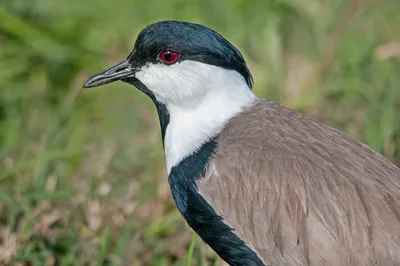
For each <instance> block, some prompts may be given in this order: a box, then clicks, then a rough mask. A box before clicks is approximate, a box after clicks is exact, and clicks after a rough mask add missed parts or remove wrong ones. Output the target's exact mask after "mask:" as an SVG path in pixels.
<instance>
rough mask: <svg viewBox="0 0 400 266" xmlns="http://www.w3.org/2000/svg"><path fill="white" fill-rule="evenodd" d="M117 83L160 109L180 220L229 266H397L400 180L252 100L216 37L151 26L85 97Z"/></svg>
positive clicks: (322, 131) (343, 138) (328, 131)
mask: <svg viewBox="0 0 400 266" xmlns="http://www.w3.org/2000/svg"><path fill="white" fill-rule="evenodd" d="M168 53H172V54H174V56H175V57H174V60H171V61H170V60H169V59H167V58H165V57H163V56H161V55H164V56H165V54H168ZM175 59H176V60H175ZM117 80H121V81H123V82H125V83H128V84H131V85H133V86H135V87H136V88H138V89H139V90H140V91H142V92H144V93H145V94H146V95H148V96H149V97H150V98H151V99H152V101H153V102H154V104H155V106H156V108H157V112H158V115H159V120H160V126H161V136H162V139H163V145H164V149H165V155H166V166H167V173H168V181H169V184H170V187H171V193H172V196H173V198H174V200H175V202H176V205H177V208H178V210H179V211H180V212H181V214H182V216H183V217H184V218H185V220H186V221H187V222H188V224H189V225H190V226H191V227H192V228H193V230H194V231H195V232H196V233H197V234H198V235H199V236H200V237H201V238H202V239H203V240H204V242H206V243H207V244H208V245H210V247H211V248H213V249H214V250H215V252H216V253H217V254H218V255H219V256H220V257H221V258H222V259H223V260H225V261H226V262H228V263H229V264H230V265H233V266H262V265H288V266H291V265H332V266H334V265H340V266H342V265H344V266H346V265H360V266H361V265H362V266H365V265H385V266H386V265H387V266H390V265H400V169H399V168H397V167H396V166H395V165H393V164H392V163H391V162H390V161H389V160H388V159H386V158H385V157H383V156H382V155H380V154H379V153H377V152H375V151H373V150H372V149H370V148H369V147H367V146H366V145H364V144H363V143H361V142H360V141H359V140H357V139H355V138H353V137H350V136H348V135H346V134H344V133H342V132H340V131H338V130H335V129H333V128H330V127H329V126H327V125H324V124H322V123H320V122H317V121H316V120H314V119H312V118H310V117H307V116H303V115H301V114H298V113H296V112H294V111H293V110H290V109H288V108H286V107H283V106H280V105H279V104H277V103H273V102H270V101H267V100H263V99H260V98H258V97H256V96H255V95H254V94H253V92H252V91H251V88H252V85H253V80H252V76H251V73H250V71H249V69H248V68H247V66H246V63H245V61H244V59H243V57H242V55H241V54H240V52H239V51H238V50H237V49H236V48H235V47H234V46H233V45H232V44H230V43H229V42H228V41H227V40H225V39H224V38H223V37H222V36H221V35H219V34H218V33H216V32H214V31H212V30H210V29H208V28H206V27H204V26H202V25H198V24H193V23H187V22H178V21H163V22H158V23H155V24H152V25H150V26H148V27H146V28H145V29H144V30H143V31H142V32H141V33H140V34H139V36H138V39H137V41H136V43H135V46H134V49H133V51H132V52H131V53H130V54H129V56H128V58H127V59H126V60H125V61H123V62H121V63H120V64H117V65H116V66H114V67H112V68H110V69H108V70H106V71H103V72H102V73H99V74H97V75H95V76H93V77H91V78H90V79H89V80H88V81H87V82H86V83H85V85H84V87H95V86H100V85H103V84H107V83H110V82H113V81H117Z"/></svg>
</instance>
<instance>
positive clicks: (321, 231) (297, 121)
mask: <svg viewBox="0 0 400 266" xmlns="http://www.w3.org/2000/svg"><path fill="white" fill-rule="evenodd" d="M217 141H218V142H217V143H218V144H217V145H218V146H217V147H218V148H217V153H216V155H215V157H214V159H213V161H212V163H211V164H210V165H209V168H208V170H207V173H206V175H205V177H204V178H203V179H201V180H200V181H199V184H198V187H199V192H200V194H202V195H203V197H204V198H205V199H206V200H207V201H208V202H209V203H210V204H211V206H213V208H214V209H215V210H216V211H217V213H219V214H220V215H221V216H222V217H223V218H224V221H225V223H227V224H228V225H229V226H231V227H232V228H234V232H235V233H236V234H237V235H238V236H239V237H240V238H241V239H243V240H244V241H245V242H246V243H247V244H248V246H249V247H250V248H252V249H253V250H254V251H255V252H256V253H257V254H258V255H259V257H260V258H261V259H262V260H263V262H264V263H265V264H268V265H363V266H365V265H400V170H399V169H398V168H397V167H395V166H394V165H393V164H392V163H390V162H389V161H388V160H387V159H386V158H385V157H383V156H381V155H380V154H378V153H376V152H374V151H372V150H371V149H369V148H368V147H367V146H365V145H364V144H362V143H361V142H359V141H358V140H356V139H354V138H352V137H350V136H347V135H345V134H343V133H341V132H339V131H337V130H334V129H332V128H330V127H328V126H325V125H323V124H320V123H318V122H316V121H315V120H313V119H311V118H309V117H304V116H301V115H299V114H297V113H295V112H293V111H291V110H289V109H287V108H284V107H282V106H280V105H278V104H275V103H271V102H268V101H261V102H260V103H258V104H257V105H256V106H254V107H252V108H251V109H250V110H248V111H246V112H244V113H243V114H242V115H240V116H238V117H236V118H233V119H232V120H231V121H230V122H229V124H228V125H227V127H226V128H225V129H224V130H223V132H222V133H221V134H220V135H219V136H218V138H217Z"/></svg>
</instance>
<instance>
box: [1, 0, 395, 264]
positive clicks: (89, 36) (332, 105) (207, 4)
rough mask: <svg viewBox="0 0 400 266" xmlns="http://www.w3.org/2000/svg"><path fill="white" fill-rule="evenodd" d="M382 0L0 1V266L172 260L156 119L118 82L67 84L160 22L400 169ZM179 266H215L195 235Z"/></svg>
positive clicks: (390, 20) (173, 215)
mask: <svg viewBox="0 0 400 266" xmlns="http://www.w3.org/2000/svg"><path fill="white" fill-rule="evenodd" d="M399 14H400V2H399V1H397V0H393V1H389V0H388V1H385V0H380V1H379V0H376V1H374V0H347V1H345V0H268V1H267V0H254V1H248V0H220V1H215V0H201V1H200V0H194V1H183V0H174V1H172V0H170V1H161V0H154V1H145V0H114V1H111V0H85V1H82V0H69V1H61V0H1V1H0V265H185V263H186V256H187V255H188V253H189V252H188V250H189V244H190V243H191V239H192V232H191V230H190V229H189V228H188V227H187V226H186V224H185V222H184V220H183V218H182V217H181V216H180V214H179V213H178V212H177V210H176V208H175V205H174V203H173V201H172V199H171V195H170V192H169V187H168V183H167V177H166V171H165V168H164V155H163V150H162V144H161V138H160V130H159V125H158V118H157V115H156V112H155V108H154V107H153V105H152V103H151V101H150V100H149V99H147V97H146V96H145V95H143V94H142V93H140V92H138V91H136V90H135V89H134V88H133V87H130V86H128V85H126V84H123V83H117V84H111V85H107V86H104V87H100V88H96V89H88V90H83V91H82V90H81V89H80V88H81V85H82V84H83V82H84V81H85V79H87V78H88V77H89V76H90V75H92V74H94V73H97V72H99V71H100V70H103V69H105V68H107V67H109V66H111V65H113V64H115V63H117V62H119V61H121V60H122V59H124V58H125V57H126V56H127V55H128V54H129V52H130V51H131V49H132V47H133V44H134V41H135V39H136V36H137V34H138V33H139V31H140V30H141V29H142V28H144V27H145V26H147V25H148V24H150V23H152V22H156V21H159V20H164V19H178V20H187V21H192V22H197V23H202V24H205V25H207V26H209V27H211V28H213V29H215V30H217V31H218V32H220V33H221V34H223V35H224V36H225V37H226V38H227V39H228V40H229V41H231V42H232V43H233V44H235V45H236V46H237V47H238V48H239V49H240V50H241V51H242V52H243V54H244V56H245V58H246V60H247V62H248V64H249V67H250V69H251V71H252V73H253V74H254V78H255V88H254V90H255V92H256V93H257V94H258V95H260V96H262V97H266V98H268V99H270V100H273V101H278V102H280V103H282V104H284V105H286V106H289V107H291V108H293V109H296V110H297V111H299V112H302V113H305V114H307V115H310V116H313V117H315V118H317V119H318V120H320V121H323V122H325V123H328V124H329V125H331V126H333V127H336V128H339V129H341V130H343V131H345V132H347V133H349V134H351V135H353V136H356V137H358V138H360V139H361V140H363V141H364V142H365V143H367V144H368V145H370V146H371V147H372V148H374V149H375V150H377V151H378V152H381V153H383V154H384V155H385V156H387V157H388V158H389V159H390V160H392V161H394V162H395V163H396V164H397V165H400V15H399ZM191 265H202V266H206V265H222V263H221V262H220V261H219V260H218V259H216V256H215V255H214V253H213V252H212V251H211V250H210V249H209V248H207V247H206V246H205V245H204V244H202V243H201V241H200V240H197V243H196V245H195V248H194V253H193V259H192V262H191Z"/></svg>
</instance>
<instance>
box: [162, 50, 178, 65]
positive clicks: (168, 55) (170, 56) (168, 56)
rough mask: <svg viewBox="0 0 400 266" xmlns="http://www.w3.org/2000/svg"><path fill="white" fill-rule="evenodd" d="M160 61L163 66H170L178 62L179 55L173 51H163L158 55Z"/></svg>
mask: <svg viewBox="0 0 400 266" xmlns="http://www.w3.org/2000/svg"><path fill="white" fill-rule="evenodd" d="M160 59H161V60H162V61H163V62H164V64H167V65H171V64H173V63H175V62H176V61H178V59H179V53H177V52H174V51H163V52H161V53H160Z"/></svg>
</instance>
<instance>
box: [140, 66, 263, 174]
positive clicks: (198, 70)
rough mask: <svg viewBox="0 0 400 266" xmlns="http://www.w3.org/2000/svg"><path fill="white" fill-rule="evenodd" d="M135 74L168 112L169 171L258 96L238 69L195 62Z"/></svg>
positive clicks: (165, 144)
mask: <svg viewBox="0 0 400 266" xmlns="http://www.w3.org/2000/svg"><path fill="white" fill-rule="evenodd" d="M137 77H138V78H139V79H140V80H141V81H142V82H143V83H144V84H145V85H146V86H147V87H148V88H149V89H150V90H151V91H152V92H153V93H154V95H155V97H156V98H157V100H158V101H159V102H161V103H163V104H165V105H166V107H167V109H168V111H169V114H170V121H169V124H168V126H167V129H166V132H165V138H164V149H165V156H166V164H167V170H168V174H169V173H170V172H171V169H172V168H173V167H174V166H176V165H178V164H179V163H180V162H181V161H182V160H183V159H185V158H186V157H188V156H190V155H191V154H193V153H194V152H196V151H197V150H198V149H199V148H200V147H201V146H202V145H203V144H205V143H206V142H207V141H209V140H210V139H211V138H213V137H215V136H216V135H218V134H219V133H220V132H221V130H222V129H223V128H224V126H225V125H226V124H227V123H228V121H229V120H230V119H231V118H232V117H234V116H236V115H237V114H238V113H240V112H241V111H242V110H243V109H244V108H246V107H250V106H252V105H253V104H255V102H256V100H257V99H258V98H257V97H256V96H255V95H254V94H253V92H252V91H251V90H250V89H249V87H248V85H247V83H246V81H245V79H244V78H243V77H242V76H241V75H240V74H239V73H238V72H236V71H233V70H227V69H223V68H220V67H217V66H212V65H208V64H204V63H200V62H196V61H188V60H187V61H183V62H181V63H177V64H174V65H171V66H165V65H161V64H151V65H147V66H145V67H144V68H143V69H142V70H141V71H140V72H138V73H137Z"/></svg>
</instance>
